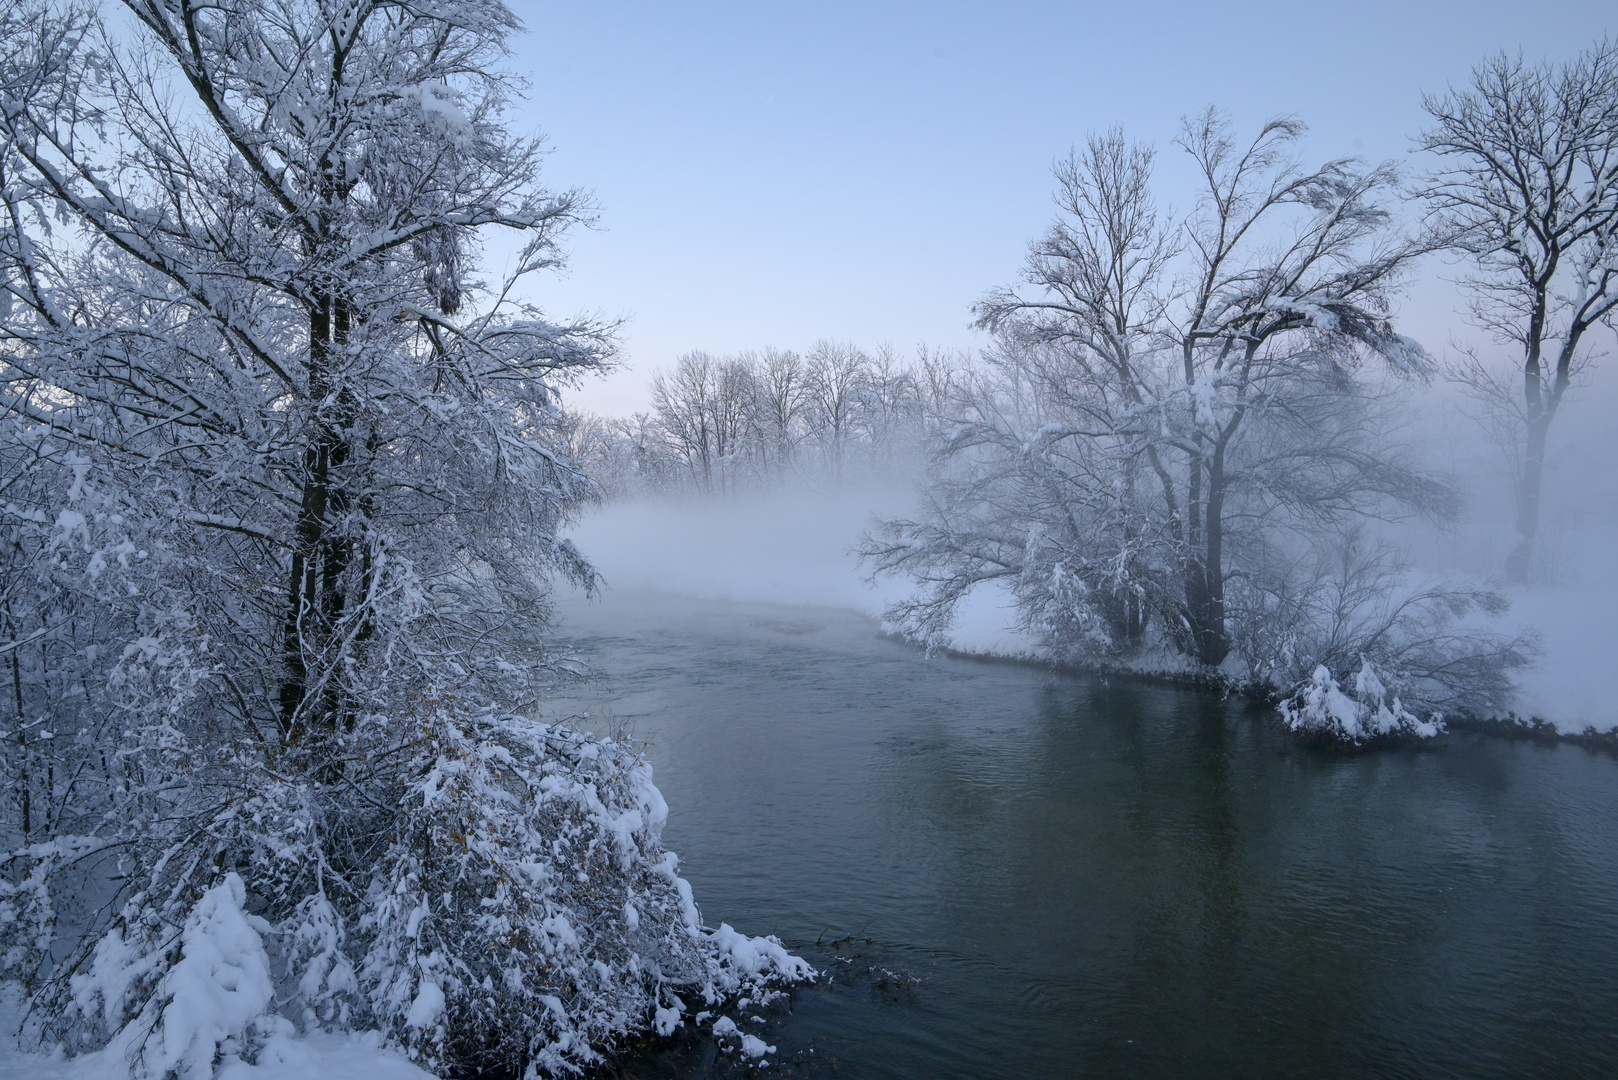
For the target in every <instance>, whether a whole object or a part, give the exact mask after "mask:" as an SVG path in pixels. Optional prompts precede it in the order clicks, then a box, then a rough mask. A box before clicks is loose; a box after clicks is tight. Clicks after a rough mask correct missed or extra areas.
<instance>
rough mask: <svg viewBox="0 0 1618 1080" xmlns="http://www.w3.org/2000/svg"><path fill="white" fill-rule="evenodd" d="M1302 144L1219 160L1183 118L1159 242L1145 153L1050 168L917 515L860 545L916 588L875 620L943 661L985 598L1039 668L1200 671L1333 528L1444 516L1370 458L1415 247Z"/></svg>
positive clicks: (884, 569) (992, 301)
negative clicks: (1051, 175)
mask: <svg viewBox="0 0 1618 1080" xmlns="http://www.w3.org/2000/svg"><path fill="white" fill-rule="evenodd" d="M1302 132H1303V128H1302V126H1301V125H1299V124H1298V123H1296V122H1295V121H1291V120H1278V121H1272V122H1271V123H1269V124H1267V125H1265V127H1264V128H1263V129H1262V130H1261V131H1260V133H1259V134H1258V136H1257V137H1256V138H1254V139H1253V140H1252V141H1250V142H1246V143H1239V142H1237V141H1236V140H1235V138H1234V137H1233V135H1232V134H1231V132H1230V130H1229V128H1228V127H1227V125H1226V124H1225V122H1224V121H1222V120H1221V119H1220V118H1219V116H1218V115H1217V114H1216V113H1213V112H1209V113H1207V114H1204V115H1202V116H1200V117H1197V118H1195V119H1194V120H1192V121H1189V122H1188V123H1187V124H1186V126H1185V129H1184V131H1183V134H1182V137H1181V139H1180V146H1181V148H1182V149H1183V150H1184V151H1185V152H1186V153H1187V154H1188V155H1189V157H1190V159H1191V161H1192V162H1193V163H1194V164H1195V166H1196V168H1197V171H1198V174H1199V175H1200V177H1201V178H1202V181H1203V184H1204V188H1203V194H1202V197H1201V199H1200V201H1199V202H1198V204H1197V205H1196V206H1195V208H1194V209H1193V211H1192V212H1191V213H1190V214H1188V215H1187V216H1185V217H1184V218H1183V219H1180V220H1172V219H1167V218H1165V217H1164V216H1163V215H1162V214H1161V213H1160V212H1159V211H1158V209H1157V207H1156V204H1155V202H1154V200H1153V197H1152V190H1151V168H1152V162H1153V154H1152V152H1151V151H1150V150H1149V149H1147V148H1144V147H1140V146H1131V145H1129V144H1128V143H1127V142H1126V141H1125V140H1124V138H1123V137H1122V135H1121V134H1119V133H1117V132H1112V133H1110V134H1108V135H1105V136H1098V137H1094V138H1092V139H1091V140H1090V141H1089V143H1088V145H1087V146H1086V147H1085V148H1084V150H1082V151H1080V152H1078V153H1076V154H1074V155H1073V156H1072V157H1070V158H1069V159H1068V160H1067V161H1066V162H1064V163H1062V164H1061V165H1060V166H1059V167H1058V169H1057V182H1058V195H1057V201H1058V203H1059V205H1060V207H1061V211H1062V213H1061V216H1060V218H1059V219H1058V221H1057V222H1056V223H1055V224H1054V225H1053V226H1052V228H1051V229H1050V230H1049V232H1047V233H1046V235H1045V236H1044V237H1042V238H1041V239H1039V240H1038V241H1036V242H1035V243H1034V244H1033V245H1032V246H1031V249H1030V251H1029V255H1028V260H1027V267H1026V271H1025V282H1024V284H1023V286H1021V287H1019V288H1009V289H1002V290H997V291H995V292H993V293H991V294H989V296H988V297H986V298H985V299H984V300H983V301H982V302H981V303H980V304H979V306H978V309H977V310H978V314H979V323H980V325H981V326H983V327H984V328H986V329H989V330H991V331H993V332H994V333H995V335H996V347H995V348H994V349H993V350H991V352H990V353H989V354H988V358H987V359H988V363H987V366H986V368H985V370H984V371H983V372H981V373H980V374H978V375H977V376H976V377H975V378H972V379H969V380H966V381H965V382H963V383H962V384H960V386H959V387H958V388H957V389H956V391H955V392H954V395H953V400H952V402H951V405H950V416H951V419H953V421H954V423H953V425H949V426H946V427H944V428H941V430H943V431H945V432H946V433H947V434H946V435H945V437H944V438H943V439H942V440H941V441H940V442H939V444H938V447H937V450H936V454H935V467H934V474H933V478H932V480H931V481H930V482H929V485H928V488H927V490H926V496H927V502H926V505H925V512H924V513H923V514H922V515H920V516H919V517H917V518H916V519H914V520H898V521H890V522H886V523H884V524H883V526H882V527H881V528H880V529H879V530H878V531H877V532H876V534H875V535H873V536H872V537H871V538H869V539H868V541H867V543H866V545H865V549H864V553H865V555H866V557H867V558H868V559H870V560H871V562H872V564H873V565H874V569H875V571H876V572H877V573H878V574H883V573H888V574H905V575H909V576H911V577H913V578H914V579H915V580H916V581H917V582H918V585H919V589H918V591H917V593H916V594H915V595H914V596H913V597H911V598H910V599H908V600H906V601H904V602H902V603H900V604H899V605H897V606H896V607H895V608H894V610H893V611H892V612H891V613H890V614H891V616H892V617H893V618H894V620H895V621H896V622H898V623H899V624H900V625H902V626H904V627H906V628H907V629H908V630H909V631H910V632H911V633H914V634H916V635H917V636H918V637H920V638H923V639H925V640H930V641H939V640H942V639H943V638H944V637H945V636H946V635H947V631H948V628H949V624H950V619H951V617H952V613H953V610H954V608H955V606H956V604H957V603H958V602H959V600H960V599H961V597H962V596H964V595H965V594H966V593H967V592H969V591H970V590H971V589H973V588H975V587H977V586H978V585H979V584H981V583H983V582H987V581H998V582H1000V583H1001V584H1002V585H1004V586H1005V587H1006V588H1008V589H1009V590H1010V592H1011V593H1012V594H1013V595H1014V596H1015V597H1016V598H1017V601H1018V606H1019V611H1020V613H1021V618H1022V620H1023V624H1024V628H1025V629H1028V630H1030V631H1033V632H1034V633H1035V634H1036V635H1038V636H1039V637H1041V638H1043V639H1044V640H1045V642H1046V643H1047V645H1049V646H1050V647H1051V648H1052V649H1053V651H1054V652H1055V653H1056V654H1057V655H1059V656H1063V657H1065V658H1068V659H1074V660H1094V659H1098V658H1110V657H1116V656H1118V655H1120V654H1127V653H1130V652H1134V651H1138V650H1139V649H1141V648H1142V647H1143V646H1145V645H1146V644H1147V643H1148V642H1149V641H1155V642H1157V643H1158V644H1159V645H1162V646H1164V647H1166V648H1168V649H1169V650H1170V651H1172V652H1175V653H1178V654H1180V655H1183V656H1185V657H1187V658H1189V659H1190V660H1192V661H1194V662H1195V663H1196V664H1197V665H1200V666H1201V667H1202V668H1203V670H1205V671H1216V670H1218V669H1220V668H1221V666H1222V665H1224V663H1225V661H1226V659H1227V656H1229V655H1230V654H1231V651H1232V646H1233V644H1235V643H1236V641H1237V640H1244V641H1250V640H1252V638H1251V634H1249V633H1248V629H1249V628H1248V627H1247V626H1246V625H1245V623H1244V621H1243V620H1244V618H1245V617H1246V616H1253V617H1255V618H1262V615H1261V612H1262V610H1263V608H1264V607H1265V600H1264V593H1265V591H1266V590H1273V589H1276V588H1282V589H1283V590H1284V589H1286V588H1289V587H1290V586H1289V585H1287V584H1286V583H1288V582H1293V583H1294V584H1295V581H1294V579H1295V577H1296V576H1297V573H1298V572H1302V571H1301V568H1302V567H1305V566H1307V565H1308V564H1309V563H1310V561H1311V559H1314V560H1315V561H1318V559H1319V558H1320V557H1321V553H1324V552H1327V551H1329V550H1331V549H1332V548H1333V547H1334V546H1335V545H1336V543H1337V540H1338V538H1339V537H1340V536H1341V535H1342V533H1343V531H1344V529H1345V528H1347V527H1348V526H1350V525H1351V524H1352V522H1353V521H1354V520H1355V519H1356V518H1358V517H1362V516H1365V515H1382V516H1386V515H1391V514H1398V513H1402V512H1412V511H1413V512H1422V513H1429V514H1436V515H1443V514H1445V513H1447V512H1449V511H1450V510H1451V509H1453V505H1454V502H1453V497H1452V496H1451V495H1450V494H1449V492H1448V490H1447V489H1446V488H1445V486H1444V485H1443V484H1441V483H1440V482H1439V481H1438V480H1437V479H1436V478H1434V477H1431V476H1428V475H1426V474H1424V473H1423V472H1421V471H1420V470H1419V469H1417V468H1415V467H1413V466H1412V464H1411V461H1410V458H1409V456H1408V455H1406V454H1404V453H1402V452H1401V451H1400V448H1399V446H1398V444H1397V442H1396V440H1395V439H1393V438H1392V435H1393V433H1394V431H1395V430H1396V429H1397V427H1398V420H1399V417H1398V412H1397V404H1396V397H1395V395H1394V394H1393V393H1392V389H1393V388H1394V387H1395V385H1396V384H1395V383H1391V382H1390V381H1389V380H1390V379H1391V380H1397V379H1398V378H1401V377H1407V376H1413V375H1414V376H1419V375H1423V374H1425V372H1426V370H1427V366H1428V362H1427V358H1426V355H1425V353H1424V352H1423V351H1422V350H1421V348H1420V347H1419V346H1418V345H1416V344H1415V343H1414V342H1412V341H1410V340H1408V339H1406V338H1404V337H1401V336H1400V335H1399V334H1397V333H1396V332H1395V331H1394V329H1393V328H1392V326H1391V325H1390V324H1389V322H1388V320H1387V317H1386V312H1387V310H1388V300H1389V297H1390V294H1391V290H1392V289H1393V287H1394V286H1395V285H1396V283H1397V280H1398V278H1399V275H1400V274H1401V272H1402V270H1403V269H1404V268H1405V266H1406V265H1407V263H1408V262H1409V261H1410V259H1411V258H1412V257H1413V256H1414V255H1415V254H1417V253H1418V252H1419V250H1420V248H1419V246H1418V245H1414V244H1411V243H1408V242H1406V241H1404V240H1403V239H1401V238H1400V237H1399V235H1398V234H1397V232H1396V231H1395V230H1394V228H1393V227H1392V219H1391V216H1390V214H1389V212H1388V210H1387V208H1386V206H1385V203H1386V202H1387V201H1388V200H1389V199H1390V198H1391V197H1392V196H1393V195H1394V193H1395V176H1394V174H1393V172H1392V171H1391V169H1389V168H1387V167H1378V168H1370V169H1367V168H1364V167H1362V166H1361V165H1359V164H1358V163H1356V162H1354V161H1349V160H1339V161H1332V162H1328V163H1327V164H1325V165H1324V166H1322V167H1320V168H1318V169H1314V170H1310V169H1305V168H1303V167H1302V166H1301V165H1300V164H1299V163H1298V160H1297V158H1296V156H1295V151H1294V147H1295V144H1296V142H1297V140H1298V139H1299V137H1300V136H1301V135H1302ZM1311 552H1313V553H1314V554H1313V555H1311ZM1286 567H1293V568H1300V569H1299V570H1297V571H1296V572H1294V571H1288V572H1285V573H1283V572H1281V568H1286ZM1304 576H1305V577H1310V574H1308V573H1304ZM1153 627H1155V630H1153ZM1242 659H1244V660H1246V661H1247V664H1246V666H1247V667H1248V668H1249V669H1252V668H1253V667H1254V664H1255V662H1257V660H1258V658H1254V657H1249V656H1243V657H1242ZM1285 666H1286V667H1287V670H1288V671H1289V672H1290V671H1291V670H1293V667H1294V665H1293V664H1292V662H1291V661H1289V662H1288V664H1287V665H1285ZM1253 674H1254V672H1252V671H1251V670H1249V671H1246V672H1241V673H1238V676H1237V677H1242V676H1250V675H1253Z"/></svg>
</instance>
